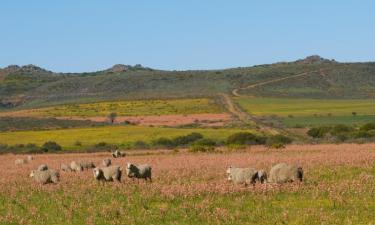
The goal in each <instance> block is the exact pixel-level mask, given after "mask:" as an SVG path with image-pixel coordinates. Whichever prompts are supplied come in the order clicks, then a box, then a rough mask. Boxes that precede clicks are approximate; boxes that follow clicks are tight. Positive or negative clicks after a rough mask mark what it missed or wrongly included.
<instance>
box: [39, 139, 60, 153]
mask: <svg viewBox="0 0 375 225" xmlns="http://www.w3.org/2000/svg"><path fill="white" fill-rule="evenodd" d="M42 150H43V151H44V152H49V151H61V150H62V148H61V146H60V145H59V144H57V143H56V142H54V141H47V142H46V143H44V144H43V145H42Z"/></svg>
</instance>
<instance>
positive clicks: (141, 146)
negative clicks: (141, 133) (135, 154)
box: [133, 141, 150, 149]
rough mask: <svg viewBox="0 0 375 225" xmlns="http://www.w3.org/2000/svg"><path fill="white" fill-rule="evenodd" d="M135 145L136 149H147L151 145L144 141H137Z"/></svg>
mask: <svg viewBox="0 0 375 225" xmlns="http://www.w3.org/2000/svg"><path fill="white" fill-rule="evenodd" d="M133 147H134V148H136V149H147V148H149V147H150V146H149V145H148V144H147V143H146V142H144V141H136V142H134V144H133Z"/></svg>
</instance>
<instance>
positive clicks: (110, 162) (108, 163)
mask: <svg viewBox="0 0 375 225" xmlns="http://www.w3.org/2000/svg"><path fill="white" fill-rule="evenodd" d="M111 164H112V161H111V159H104V160H103V162H102V165H103V166H104V167H108V166H110V165H111Z"/></svg>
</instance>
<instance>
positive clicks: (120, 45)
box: [0, 0, 375, 72]
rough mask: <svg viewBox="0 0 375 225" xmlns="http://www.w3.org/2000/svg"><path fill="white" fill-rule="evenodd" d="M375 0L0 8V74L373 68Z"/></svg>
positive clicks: (83, 0)
mask: <svg viewBox="0 0 375 225" xmlns="http://www.w3.org/2000/svg"><path fill="white" fill-rule="evenodd" d="M374 9H375V1H372V0H361V1H358V0H330V1H327V0H314V1H308V0H282V1H281V0H263V1H261V0H257V1H255V0H254V1H252V0H233V1H228V0H189V1H177V0H174V1H172V0H157V1H156V0H155V1H147V0H133V1H130V0H122V1H119V0H106V1H103V0H64V1H58V0H44V1H42V0H33V1H31V0H1V2H0V67H5V66H7V65H9V64H19V65H24V64H36V65H39V66H41V67H44V68H47V69H49V70H53V71H56V72H82V71H95V70H99V69H103V68H107V67H110V66H111V65H113V64H117V63H122V64H137V63H140V64H142V65H145V66H149V67H153V68H158V69H168V70H173V69H176V70H185V69H215V68H217V69H218V68H228V67H237V66H251V65H256V64H264V63H272V62H277V61H288V60H295V59H298V58H302V57H305V56H307V55H312V54H319V55H321V56H323V57H326V58H335V59H337V60H339V61H375V42H374V41H375V13H374Z"/></svg>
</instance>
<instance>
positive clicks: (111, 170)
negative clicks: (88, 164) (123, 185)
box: [93, 166, 122, 182]
mask: <svg viewBox="0 0 375 225" xmlns="http://www.w3.org/2000/svg"><path fill="white" fill-rule="evenodd" d="M93 172H94V178H95V179H97V180H102V181H118V182H121V175H122V171H121V168H120V167H119V166H108V167H102V168H95V169H94V170H93Z"/></svg>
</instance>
